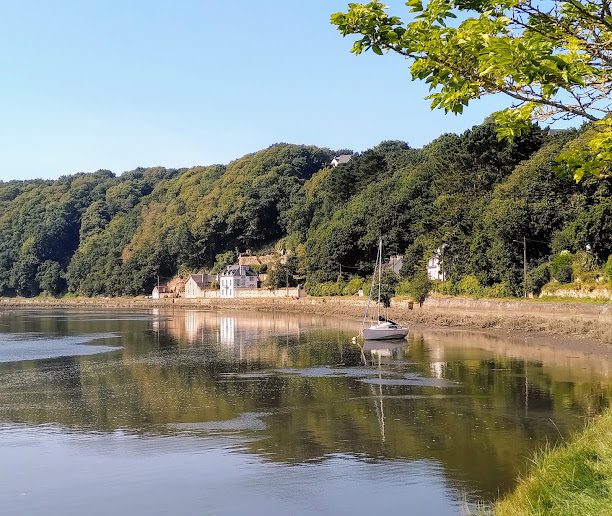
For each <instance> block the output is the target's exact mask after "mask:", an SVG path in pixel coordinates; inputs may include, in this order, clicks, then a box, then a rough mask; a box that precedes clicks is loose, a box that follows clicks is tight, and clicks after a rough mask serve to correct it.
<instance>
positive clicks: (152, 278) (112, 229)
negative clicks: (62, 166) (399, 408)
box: [0, 123, 612, 296]
mask: <svg viewBox="0 0 612 516" xmlns="http://www.w3.org/2000/svg"><path fill="white" fill-rule="evenodd" d="M494 129H495V128H494V127H493V125H492V124H491V123H485V124H483V125H481V126H477V127H474V128H473V129H472V130H470V131H467V132H465V133H464V134H462V135H454V134H446V135H443V136H441V137H440V138H438V139H436V140H435V141H433V142H432V143H430V144H429V145H427V146H425V147H424V148H422V149H413V148H411V147H409V146H408V145H407V144H406V143H403V142H383V143H381V144H380V145H378V146H376V147H374V148H372V149H370V150H368V151H366V152H363V153H362V154H359V155H355V156H354V157H353V159H351V160H350V161H349V162H348V163H347V164H343V165H340V166H338V167H336V168H331V167H330V166H329V163H330V161H331V159H332V157H333V156H334V154H335V152H332V151H331V150H329V149H320V148H316V147H309V146H300V145H289V144H278V145H274V146H272V147H270V148H268V149H265V150H262V151H259V152H256V153H254V154H250V155H247V156H244V157H242V158H240V159H238V160H236V161H233V162H231V163H229V164H228V165H213V166H208V167H195V168H190V169H181V170H168V169H164V168H150V169H137V170H134V171H131V172H126V173H124V174H121V175H120V176H115V175H114V174H112V173H111V172H108V171H98V172H95V173H92V174H77V175H74V176H67V177H62V178H60V179H58V180H56V181H42V180H36V181H11V182H6V183H2V182H0V295H5V296H6V295H15V294H17V295H24V296H33V295H37V294H39V293H40V292H43V291H46V292H48V293H50V294H53V295H57V294H62V293H64V292H73V293H79V294H86V295H102V294H103V295H137V294H143V293H148V292H149V291H150V289H151V288H152V286H153V285H154V284H155V282H156V281H157V276H158V275H159V276H162V277H171V276H173V275H175V274H177V273H178V272H179V271H181V272H189V271H195V270H199V269H202V268H210V267H212V266H213V264H214V263H215V260H216V258H217V256H218V255H220V254H222V253H224V252H226V251H239V252H244V251H247V250H250V251H251V252H257V251H258V250H262V251H263V250H269V249H271V248H272V247H274V246H276V247H277V249H278V248H283V249H286V250H288V251H289V254H290V255H291V256H292V260H290V265H289V266H290V267H291V268H292V271H291V272H292V274H297V275H300V276H304V277H306V278H307V279H308V283H309V284H311V285H312V284H316V283H318V282H322V281H335V280H336V279H337V278H338V273H339V266H340V265H342V266H343V268H344V269H343V271H344V272H345V273H347V274H346V276H345V279H348V275H355V276H366V275H367V274H369V273H370V272H371V269H372V264H373V260H374V256H375V253H376V249H375V247H376V242H377V240H378V238H379V236H380V235H381V234H382V236H383V238H384V242H385V249H386V252H387V254H391V253H394V254H395V253H400V254H404V255H405V259H404V270H403V271H402V273H403V274H404V275H405V276H406V277H411V276H413V275H414V274H415V272H416V271H419V270H422V269H423V267H424V263H425V261H426V259H427V257H428V256H429V255H430V254H431V253H432V252H433V251H434V250H436V249H437V248H438V247H440V245H442V244H446V247H445V263H446V270H447V272H448V274H449V276H450V279H451V281H453V282H459V281H460V280H461V279H463V278H466V277H474V278H476V279H477V280H478V282H479V283H480V285H482V286H483V287H487V286H488V287H492V286H497V287H499V288H502V290H504V291H508V292H511V293H514V294H519V293H520V292H521V289H522V281H523V280H522V271H523V262H522V260H523V244H522V242H523V238H527V239H529V252H528V261H529V269H530V271H531V272H530V274H531V277H532V281H533V282H537V281H538V278H537V277H535V276H534V274H535V275H536V276H537V274H538V271H539V272H541V273H542V278H540V280H539V282H540V283H541V281H543V280H544V279H546V274H549V276H550V270H555V269H554V266H553V268H552V269H550V267H549V265H548V264H549V262H550V263H555V261H556V262H559V261H563V259H562V258H559V256H560V255H559V253H561V252H562V251H569V253H570V254H571V253H583V254H584V253H585V250H586V249H587V248H588V249H589V251H588V253H587V255H586V257H585V256H582V255H580V256H582V258H581V260H582V261H583V262H585V261H586V262H589V263H586V264H585V267H586V268H588V267H591V268H593V267H601V266H603V265H604V264H605V263H606V261H607V260H608V257H609V255H610V254H611V253H612V216H611V213H612V198H611V197H610V190H611V185H610V180H609V179H588V180H585V181H583V182H582V183H580V184H576V183H575V182H574V181H573V180H572V179H571V178H568V177H562V176H560V175H559V174H558V172H557V171H556V169H557V166H556V161H555V160H556V158H557V157H558V156H559V154H560V152H561V151H562V149H563V148H564V147H565V146H566V145H568V143H570V144H571V141H572V140H574V139H575V138H577V137H579V134H578V132H576V131H568V132H564V133H560V134H555V135H549V134H548V133H547V132H544V131H542V130H540V129H539V128H537V127H534V128H532V130H531V131H530V132H529V133H528V134H526V135H524V136H522V137H521V138H519V139H517V140H515V141H514V142H513V143H508V142H505V141H502V142H500V141H498V139H497V136H496V134H495V130H494ZM565 255H567V253H565ZM565 255H561V256H565ZM572 256H574V257H575V256H576V255H575V254H572ZM574 261H575V260H574ZM543 264H546V265H543ZM543 267H545V268H546V271H547V272H546V274H545V273H544V272H543ZM548 279H549V278H548ZM534 286H537V285H535V283H534ZM540 286H541V285H540Z"/></svg>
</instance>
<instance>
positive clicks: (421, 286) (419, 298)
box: [408, 271, 433, 306]
mask: <svg viewBox="0 0 612 516" xmlns="http://www.w3.org/2000/svg"><path fill="white" fill-rule="evenodd" d="M432 286H433V284H432V282H431V280H430V279H429V277H428V276H427V273H426V272H425V271H419V272H417V273H416V274H415V276H414V278H413V279H412V280H411V281H410V283H409V286H408V293H409V294H410V296H411V297H412V298H413V299H414V300H415V301H416V302H417V303H419V306H423V303H424V301H425V299H427V296H428V295H429V292H430V290H431V287H432Z"/></svg>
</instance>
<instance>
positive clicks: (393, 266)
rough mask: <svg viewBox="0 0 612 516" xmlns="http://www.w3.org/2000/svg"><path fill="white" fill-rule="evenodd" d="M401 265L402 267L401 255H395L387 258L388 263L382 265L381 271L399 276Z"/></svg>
mask: <svg viewBox="0 0 612 516" xmlns="http://www.w3.org/2000/svg"><path fill="white" fill-rule="evenodd" d="M402 265H404V257H403V256H402V255H401V254H395V255H393V256H390V257H389V261H388V262H385V263H383V266H382V269H383V271H391V272H394V273H395V274H397V275H399V273H400V271H401V270H402Z"/></svg>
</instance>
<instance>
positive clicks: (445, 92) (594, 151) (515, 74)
mask: <svg viewBox="0 0 612 516" xmlns="http://www.w3.org/2000/svg"><path fill="white" fill-rule="evenodd" d="M406 5H407V6H408V8H409V10H410V13H411V14H412V19H411V20H410V21H409V22H407V23H405V22H403V21H402V19H401V18H400V17H398V16H392V15H389V14H388V13H387V9H386V6H384V5H383V4H382V3H381V2H379V1H373V2H369V3H367V4H358V3H355V4H349V9H348V11H347V12H346V13H335V14H332V16H331V21H332V24H334V25H336V26H337V27H338V29H339V31H340V32H341V33H342V35H343V36H347V35H351V34H357V35H361V36H362V37H361V39H359V40H357V41H356V42H355V43H354V44H353V47H352V50H351V51H352V52H353V53H355V54H361V53H362V52H364V51H367V50H372V51H373V52H374V53H376V54H379V55H382V54H383V53H384V52H394V53H398V54H400V55H402V56H404V57H406V58H407V59H409V60H410V61H411V66H410V72H411V74H412V77H413V78H415V79H421V80H425V81H426V82H427V83H428V84H429V85H430V89H431V90H432V93H431V94H430V95H429V96H428V97H427V98H428V99H429V100H431V106H432V108H440V109H443V110H444V111H445V112H447V113H448V112H451V113H461V112H462V111H463V108H464V107H465V106H467V105H468V104H469V103H470V101H472V100H474V99H478V98H480V97H482V96H484V95H491V94H496V93H503V94H505V95H507V96H508V97H510V98H511V99H512V102H513V104H512V107H510V108H508V109H505V110H503V111H500V112H498V113H496V114H495V121H496V123H497V124H498V135H499V137H502V138H508V139H512V138H514V137H516V136H518V135H520V134H522V133H524V132H525V131H526V130H528V129H529V127H530V121H531V120H550V121H553V122H554V121H557V120H561V119H565V120H568V119H573V118H582V119H584V120H587V121H590V122H595V123H596V126H595V130H594V131H593V134H592V135H591V136H590V137H589V138H587V141H586V142H584V145H583V147H582V148H578V149H572V150H571V151H570V152H568V154H566V155H564V156H562V157H563V160H564V162H565V164H566V166H567V168H568V169H569V170H571V172H572V173H573V175H574V177H575V179H576V180H580V179H581V178H582V177H583V176H584V175H585V174H592V175H596V176H609V175H610V173H611V170H612V122H611V121H610V120H608V119H606V116H607V115H609V113H610V102H609V97H610V92H611V87H612V43H611V42H612V14H611V12H610V4H609V1H608V0H552V1H550V2H536V1H534V0H430V1H429V2H428V3H426V4H423V3H422V1H421V0H409V1H408V2H407V4H406ZM584 164H586V166H584Z"/></svg>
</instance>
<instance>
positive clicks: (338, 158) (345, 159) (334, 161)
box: [330, 154, 353, 168]
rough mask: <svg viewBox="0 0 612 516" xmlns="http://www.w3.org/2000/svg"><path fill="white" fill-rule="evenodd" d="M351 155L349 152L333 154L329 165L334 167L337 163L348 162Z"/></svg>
mask: <svg viewBox="0 0 612 516" xmlns="http://www.w3.org/2000/svg"><path fill="white" fill-rule="evenodd" d="M352 157H353V156H352V155H351V154H340V156H335V157H334V159H332V160H331V163H330V165H331V166H332V167H334V168H336V167H337V166H338V165H342V164H344V163H348V162H349V161H350V160H351V158H352Z"/></svg>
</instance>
